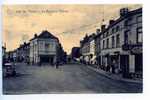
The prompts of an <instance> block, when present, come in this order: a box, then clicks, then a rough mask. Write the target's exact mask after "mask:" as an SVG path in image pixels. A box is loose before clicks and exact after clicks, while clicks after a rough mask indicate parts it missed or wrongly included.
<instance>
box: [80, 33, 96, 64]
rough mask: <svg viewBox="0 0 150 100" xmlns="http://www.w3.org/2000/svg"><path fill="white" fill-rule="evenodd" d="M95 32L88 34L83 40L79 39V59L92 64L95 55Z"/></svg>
mask: <svg viewBox="0 0 150 100" xmlns="http://www.w3.org/2000/svg"><path fill="white" fill-rule="evenodd" d="M94 37H95V34H92V35H90V36H87V35H86V36H85V37H84V38H83V40H81V41H80V53H81V57H80V59H81V60H82V61H83V62H84V63H86V64H93V63H94V60H95V59H94V58H96V56H95V40H94Z"/></svg>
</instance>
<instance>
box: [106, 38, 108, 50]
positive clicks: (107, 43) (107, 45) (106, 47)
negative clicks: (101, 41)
mask: <svg viewBox="0 0 150 100" xmlns="http://www.w3.org/2000/svg"><path fill="white" fill-rule="evenodd" d="M106 48H109V38H108V39H107V47H106Z"/></svg>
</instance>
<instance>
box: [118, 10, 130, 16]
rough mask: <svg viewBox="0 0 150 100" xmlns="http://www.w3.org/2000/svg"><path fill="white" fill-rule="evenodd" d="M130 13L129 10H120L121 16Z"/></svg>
mask: <svg viewBox="0 0 150 100" xmlns="http://www.w3.org/2000/svg"><path fill="white" fill-rule="evenodd" d="M128 12H129V9H128V8H122V9H120V16H125V15H127V14H128Z"/></svg>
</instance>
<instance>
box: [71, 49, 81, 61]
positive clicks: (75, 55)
mask: <svg viewBox="0 0 150 100" xmlns="http://www.w3.org/2000/svg"><path fill="white" fill-rule="evenodd" d="M71 57H72V59H76V58H79V57H80V47H73V48H72V50H71Z"/></svg>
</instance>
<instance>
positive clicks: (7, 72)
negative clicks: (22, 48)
mask: <svg viewBox="0 0 150 100" xmlns="http://www.w3.org/2000/svg"><path fill="white" fill-rule="evenodd" d="M3 75H4V77H9V76H15V75H16V70H15V65H14V64H13V63H5V64H4V66H3Z"/></svg>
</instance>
